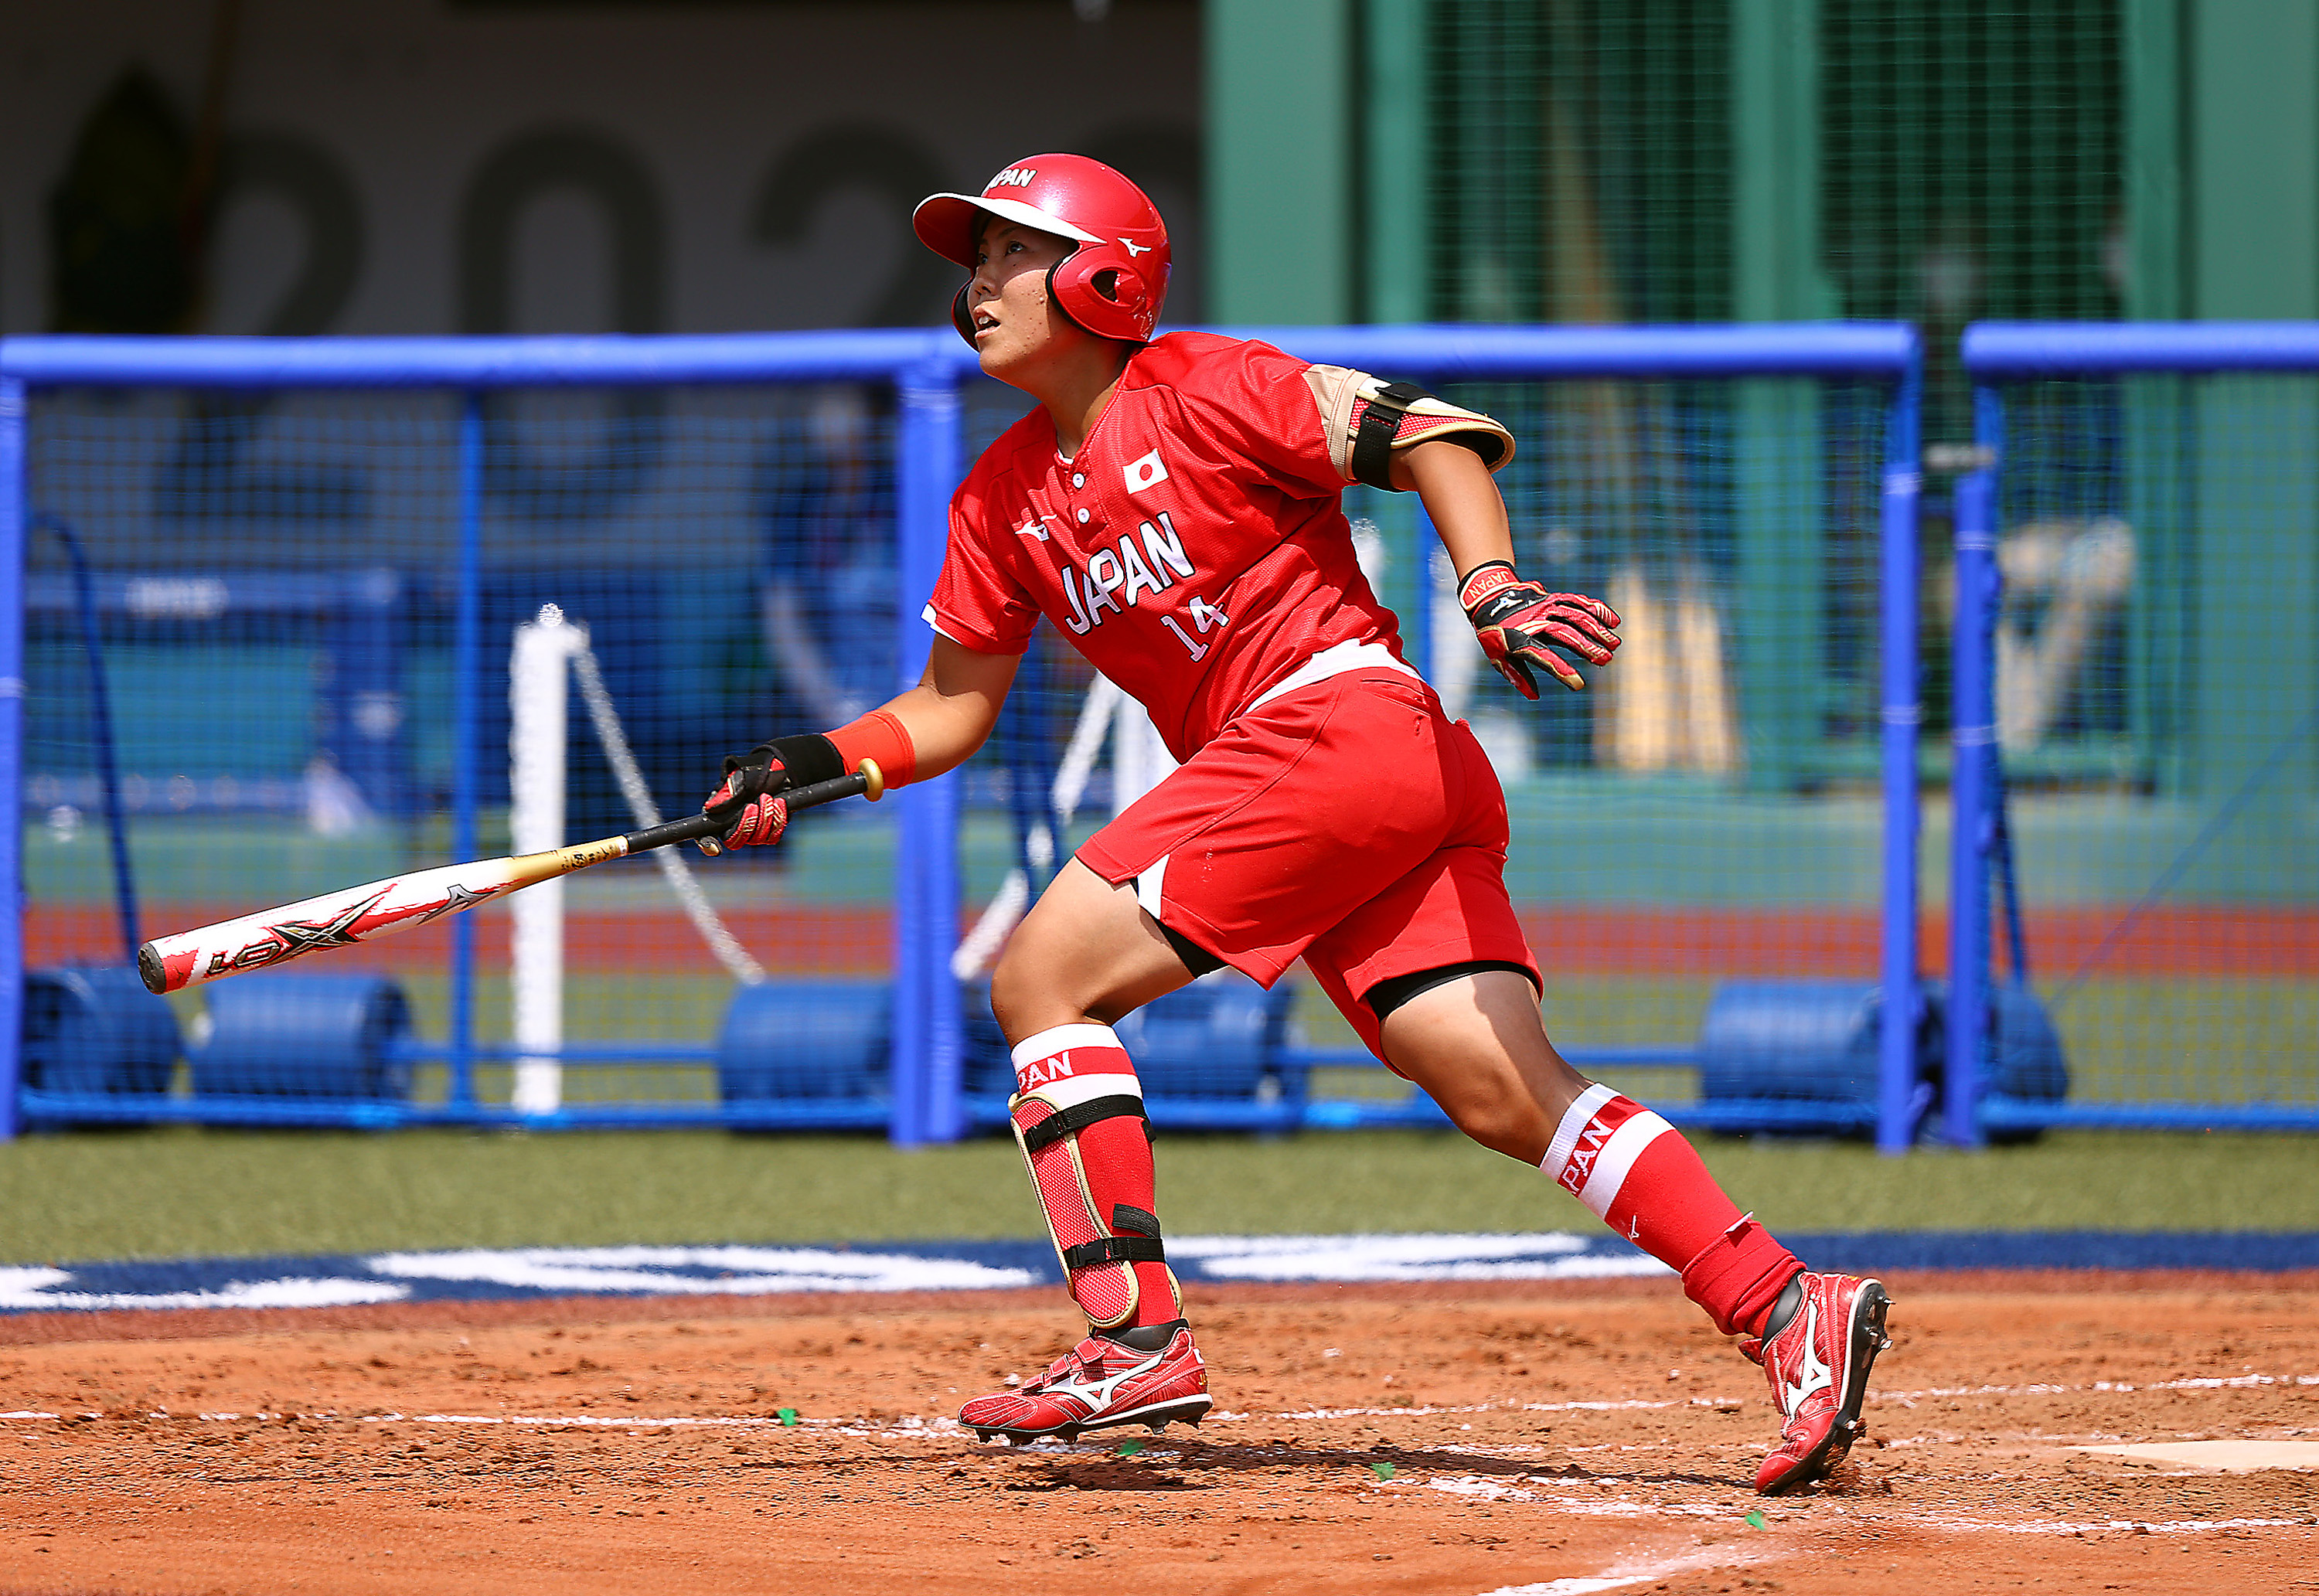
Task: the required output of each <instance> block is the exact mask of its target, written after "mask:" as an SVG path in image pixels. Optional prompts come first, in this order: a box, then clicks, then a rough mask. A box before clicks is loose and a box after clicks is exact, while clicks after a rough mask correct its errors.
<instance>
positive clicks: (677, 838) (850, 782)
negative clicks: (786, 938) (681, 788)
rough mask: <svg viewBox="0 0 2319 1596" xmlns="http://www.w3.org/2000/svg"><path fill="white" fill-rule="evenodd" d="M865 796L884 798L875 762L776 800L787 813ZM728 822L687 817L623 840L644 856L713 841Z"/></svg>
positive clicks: (882, 780) (882, 781)
mask: <svg viewBox="0 0 2319 1596" xmlns="http://www.w3.org/2000/svg"><path fill="white" fill-rule="evenodd" d="M863 793H866V794H868V795H869V798H870V801H871V803H873V804H874V803H876V802H877V801H878V800H879V799H880V798H883V797H885V796H886V778H885V773H884V772H883V771H880V770H879V769H878V763H877V762H876V761H875V760H868V759H865V760H863V761H862V768H861V769H860V770H857V771H853V773H852V774H851V775H845V776H833V777H831V778H830V779H829V780H826V781H817V782H815V783H814V784H813V785H812V786H810V787H799V788H792V789H790V790H789V791H787V792H784V793H781V794H780V795H779V796H780V797H781V798H782V799H783V800H784V801H785V802H787V803H788V805H789V807H790V814H792V815H794V814H796V813H797V812H798V811H799V810H800V809H812V808H818V807H820V806H821V805H823V804H834V803H835V802H836V801H837V800H838V799H839V798H853V797H855V796H856V795H858V794H863ZM732 824H733V823H732V821H731V820H729V819H727V820H724V821H721V822H720V821H716V820H711V819H710V818H709V817H708V816H706V815H688V816H685V817H684V818H683V819H681V820H671V821H669V822H667V823H666V824H664V825H654V826H650V827H647V828H646V829H645V830H643V831H632V832H630V833H629V834H627V837H625V838H624V839H622V840H623V841H625V842H626V843H627V845H628V852H631V853H643V852H649V851H650V850H652V849H654V848H665V847H667V846H669V845H670V844H671V843H696V842H699V840H700V839H702V838H703V837H714V836H716V835H717V834H719V833H721V832H723V831H724V830H725V829H726V827H727V826H729V825H732Z"/></svg>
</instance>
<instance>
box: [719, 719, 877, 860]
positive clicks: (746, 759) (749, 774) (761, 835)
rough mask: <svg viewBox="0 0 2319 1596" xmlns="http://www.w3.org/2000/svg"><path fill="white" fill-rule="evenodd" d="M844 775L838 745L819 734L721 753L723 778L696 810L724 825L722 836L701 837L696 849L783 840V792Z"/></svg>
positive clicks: (787, 814)
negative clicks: (736, 751)
mask: <svg viewBox="0 0 2319 1596" xmlns="http://www.w3.org/2000/svg"><path fill="white" fill-rule="evenodd" d="M844 774H845V760H844V756H843V755H842V754H840V753H838V752H837V744H835V743H833V742H831V741H830V740H829V739H828V738H827V737H825V736H822V735H819V734H818V733H815V734H810V735H806V736H800V737H775V738H774V739H773V740H772V741H771V742H770V743H760V744H757V745H756V746H755V747H754V748H752V749H751V750H749V752H748V753H728V754H726V756H725V780H722V781H720V782H718V783H717V790H716V791H714V792H712V793H710V794H709V795H708V798H706V799H705V800H704V801H703V802H702V803H701V806H700V812H701V813H702V814H704V815H706V816H708V817H709V818H710V819H711V820H714V821H715V822H717V825H721V826H723V827H724V828H725V829H724V832H723V834H722V835H720V836H717V837H703V838H701V840H700V851H701V852H703V853H707V854H709V855H711V856H714V855H716V854H718V853H721V852H724V851H725V850H726V848H762V847H763V846H764V845H765V844H766V843H777V842H779V841H781V833H782V832H784V831H786V830H788V829H789V824H790V807H789V803H788V801H787V800H786V799H784V798H782V797H781V794H782V793H784V792H786V791H788V790H789V789H790V788H792V787H809V786H811V785H812V784H813V783H814V782H817V781H826V780H830V779H831V778H832V777H835V776H843V775H844Z"/></svg>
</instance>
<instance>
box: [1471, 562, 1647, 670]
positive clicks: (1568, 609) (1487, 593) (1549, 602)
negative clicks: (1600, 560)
mask: <svg viewBox="0 0 2319 1596" xmlns="http://www.w3.org/2000/svg"><path fill="white" fill-rule="evenodd" d="M1457 602H1458V603H1460V604H1462V605H1464V606H1465V609H1466V618H1467V619H1469V620H1471V621H1472V622H1473V623H1474V634H1475V636H1477V637H1479V638H1480V639H1481V640H1482V652H1483V653H1484V654H1486V655H1488V656H1489V661H1490V663H1491V664H1493V665H1495V666H1496V667H1497V670H1498V674H1499V675H1501V676H1502V677H1504V678H1505V679H1506V680H1507V681H1511V682H1512V683H1513V685H1514V690H1515V691H1516V692H1519V693H1520V694H1521V696H1522V697H1523V698H1525V699H1535V698H1537V697H1538V678H1537V677H1535V676H1533V675H1531V674H1530V667H1531V666H1533V665H1543V666H1545V667H1546V668H1547V669H1548V670H1549V671H1551V672H1554V673H1555V675H1556V676H1557V677H1559V678H1560V679H1561V681H1562V685H1563V686H1565V687H1566V688H1568V689H1570V690H1572V691H1573V692H1576V691H1579V690H1582V689H1584V687H1585V685H1586V678H1584V676H1581V675H1580V674H1579V673H1578V669H1577V667H1576V666H1575V665H1573V664H1571V663H1569V662H1568V661H1567V660H1566V659H1564V658H1563V657H1562V656H1561V655H1560V654H1556V653H1555V652H1554V649H1555V648H1564V649H1567V650H1569V651H1570V652H1571V653H1572V654H1576V655H1577V656H1578V657H1579V658H1580V659H1582V660H1584V661H1585V662H1586V663H1588V664H1590V665H1607V664H1609V663H1611V654H1612V653H1613V652H1614V651H1615V650H1616V649H1617V648H1618V646H1619V634H1618V632H1617V631H1616V630H1615V629H1614V628H1616V627H1617V626H1618V625H1619V615H1618V612H1617V611H1616V610H1614V609H1611V607H1610V606H1609V605H1608V604H1605V603H1603V602H1602V600H1600V599H1589V598H1587V597H1586V596H1585V595H1584V594H1583V593H1549V592H1548V591H1546V590H1545V589H1544V588H1542V587H1540V586H1538V583H1536V582H1524V581H1523V580H1522V579H1521V578H1520V577H1519V576H1516V575H1515V574H1514V568H1513V567H1512V566H1511V565H1510V564H1507V563H1506V562H1505V561H1503V560H1491V561H1488V562H1486V563H1484V564H1480V565H1476V566H1475V567H1474V569H1473V570H1471V571H1469V572H1467V573H1466V580H1465V582H1464V583H1463V584H1461V585H1460V586H1459V588H1458V590H1457ZM1549 644H1551V645H1553V647H1552V648H1549V647H1548V645H1549Z"/></svg>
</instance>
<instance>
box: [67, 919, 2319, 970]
mask: <svg viewBox="0 0 2319 1596" xmlns="http://www.w3.org/2000/svg"><path fill="white" fill-rule="evenodd" d="M249 910H250V906H249V905H248V904H240V905H226V904H154V905H148V906H147V907H146V910H145V916H144V918H145V929H146V932H147V933H148V934H151V933H156V932H162V931H176V930H182V929H185V928H186V927H189V926H194V925H201V924H208V923H210V922H212V921H216V920H223V919H229V918H231V917H232V916H234V915H244V914H248V912H249ZM2124 918H2125V908H2124V906H2111V905H2098V906H2091V907H2086V908H2070V909H2053V910H2048V911H2045V912H2043V913H2038V914H2033V915H2030V916H2029V917H2028V925H2027V932H2028V938H2029V957H2030V961H2031V967H2032V968H2033V969H2035V970H2036V971H2037V972H2038V974H2039V975H2040V976H2041V977H2044V978H2047V979H2063V978H2068V977H2070V976H2071V975H2073V974H2075V973H2076V972H2077V971H2078V969H2080V967H2081V966H2082V965H2084V964H2085V963H2086V962H2087V961H2088V960H2089V959H2090V958H2092V957H2093V955H2094V954H2095V953H2096V952H2097V951H2099V950H2101V948H2102V945H2103V943H2104V942H2106V941H2107V939H2109V938H2110V937H2112V936H2113V935H2114V934H2116V942H2115V944H2114V945H2112V946H2110V947H2109V948H2108V950H2107V952H2105V953H2103V955H2102V958H2101V961H2100V963H2099V965H2098V967H2097V969H2096V971H2095V973H2096V974H2097V975H2098V976H2099V977H2103V978H2141V977H2151V976H2161V977H2163V976H2216V977H2231V976H2236V977H2259V978H2279V977H2285V978H2312V977H2319V911H2314V910H2312V909H2305V908H2249V907H2241V906H2219V905H2217V906H2188V907H2169V908H2158V909H2152V910H2150V911H2148V912H2146V913H2145V914H2143V915H2141V916H2139V917H2138V918H2136V919H2135V920H2134V922H2133V924H2130V925H2127V926H2125V930H2124V932H2123V933H2122V934H2117V933H2118V928H2119V925H2120V923H2121V922H2122V921H2123V920H2124ZM472 919H473V922H474V925H475V929H476V939H475V942H476V951H477V952H478V954H479V955H480V956H481V957H482V959H483V960H484V962H485V963H486V964H487V965H488V964H491V963H504V962H505V961H506V960H507V955H508V920H507V916H506V915H505V913H504V912H503V911H492V912H484V913H481V914H477V915H474V916H472ZM1522 920H1523V924H1524V926H1525V928H1526V929H1527V931H1528V932H1529V938H1530V942H1531V945H1532V946H1533V947H1535V948H1536V949H1537V950H1538V958H1539V960H1540V961H1541V962H1542V963H1543V964H1544V965H1545V966H1546V968H1547V970H1548V974H1549V975H1561V974H1572V975H1667V976H1677V975H1680V976H1692V977H1700V978H1722V977H1733V976H1763V977H1772V978H1780V977H1787V978H1794V977H1805V978H1809V977H1823V976H1824V977H1831V978H1839V977H1851V978H1859V979H1863V980H1868V979H1873V978H1874V977H1875V974H1876V959H1877V945H1878V941H1879V937H1880V926H1881V921H1880V920H1879V918H1878V916H1877V915H1876V913H1875V911H1874V910H1872V909H1865V910H1816V909H1731V908H1711V909H1708V908H1702V909H1676V908H1632V907H1625V906H1586V905H1577V904H1574V905H1569V906H1557V907H1553V908H1547V907H1543V906H1530V907H1529V909H1527V910H1526V912H1525V913H1524V915H1523V916H1522ZM726 924H729V925H731V927H732V928H733V933H734V934H735V936H737V937H739V938H740V940H741V943H742V945H743V946H744V947H746V948H747V949H748V950H749V951H751V952H752V953H753V954H755V955H756V957H757V959H758V960H759V961H760V962H761V963H762V964H764V965H765V966H766V967H767V968H768V969H775V970H791V971H799V972H808V971H810V972H817V973H830V974H865V975H866V974H875V973H877V972H879V971H882V970H884V969H889V968H890V966H891V962H892V955H891V949H892V947H893V929H892V916H891V915H889V912H888V911H887V910H885V909H883V908H875V907H871V908H804V907H800V906H796V905H781V906H771V907H766V908H745V909H740V910H735V911H727V912H726ZM24 935H25V942H26V946H27V949H28V950H29V957H30V958H31V960H32V962H34V963H36V964H60V963H69V962H73V961H76V960H113V959H117V958H118V957H119V956H120V954H119V949H120V933H119V930H118V928H117V924H116V922H115V921H114V919H113V911H112V910H111V909H110V908H109V907H105V906H90V905H69V906H58V905H36V906H33V907H32V908H31V909H29V910H27V911H26V913H25V916H24ZM1919 935H1920V937H1921V945H1922V949H1923V957H1922V963H1923V967H1924V969H1926V972H1927V973H1929V974H1935V975H1937V974H1941V973H1943V972H1944V971H1945V969H1947V964H1948V925H1947V922H1946V919H1945V916H1937V915H1927V916H1926V918H1925V920H1924V922H1923V924H1922V926H1921V928H1920V932H1919ZM450 948H451V933H450V929H449V926H448V925H447V924H444V923H441V922H438V923H437V924H433V925H429V926H426V927H423V928H421V929H420V930H417V931H413V932H411V933H408V934H406V935H402V936H397V937H394V938H392V939H390V940H387V941H383V942H373V943H367V944H365V946H364V947H362V948H361V949H360V950H358V951H353V952H350V953H348V954H346V955H344V957H345V958H346V959H347V960H354V961H359V962H360V963H361V964H363V965H364V966H365V967H367V968H370V969H401V970H424V969H441V968H442V967H443V965H444V963H445V961H446V960H447V959H448V958H449V956H450ZM564 956H565V958H566V959H567V960H569V962H570V964H571V966H572V967H573V969H583V970H585V969H597V970H650V971H654V972H657V973H663V974H672V973H679V972H693V973H698V974H701V975H711V974H714V973H716V970H717V965H716V963H715V961H714V960H711V959H710V957H709V956H708V950H707V949H705V948H704V947H702V945H701V942H700V939H699V936H698V935H697V934H696V933H694V931H693V929H692V927H691V926H690V924H688V923H687V922H686V921H685V919H684V917H683V916H682V915H680V914H677V913H676V912H674V911H673V910H654V911H651V912H647V913H642V914H622V915H603V914H574V915H570V916H569V917H568V918H567V919H566V920H565V922H564ZM318 968H319V967H318Z"/></svg>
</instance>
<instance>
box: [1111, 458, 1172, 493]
mask: <svg viewBox="0 0 2319 1596" xmlns="http://www.w3.org/2000/svg"><path fill="white" fill-rule="evenodd" d="M1121 474H1122V475H1123V476H1124V477H1125V478H1126V479H1127V491H1129V492H1131V493H1141V491H1143V490H1144V489H1146V488H1148V487H1150V485H1151V484H1152V483H1154V482H1166V481H1167V480H1168V467H1167V465H1166V464H1165V463H1164V462H1162V461H1161V460H1160V451H1159V450H1157V449H1154V450H1152V451H1151V452H1150V454H1148V455H1144V456H1143V457H1142V458H1141V459H1140V460H1131V461H1129V462H1128V463H1127V465H1126V467H1125V469H1124V470H1123V472H1122V473H1121Z"/></svg>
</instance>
